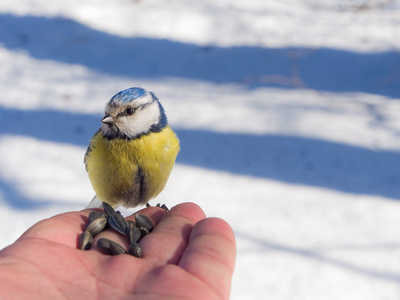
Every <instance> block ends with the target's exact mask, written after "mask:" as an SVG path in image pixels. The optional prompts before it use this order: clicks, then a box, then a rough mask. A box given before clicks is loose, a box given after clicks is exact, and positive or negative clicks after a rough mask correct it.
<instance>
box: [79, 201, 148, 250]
mask: <svg viewBox="0 0 400 300" xmlns="http://www.w3.org/2000/svg"><path fill="white" fill-rule="evenodd" d="M103 208H104V211H94V210H93V211H91V212H90V214H89V222H88V224H87V225H86V229H85V231H84V232H82V233H81V235H80V236H79V240H78V248H79V249H81V250H89V249H90V247H91V246H92V243H93V238H94V237H95V236H96V235H98V234H99V233H100V232H102V231H103V230H104V229H106V228H108V226H109V227H111V228H112V229H113V230H115V231H116V232H119V233H121V234H123V235H127V236H128V238H129V244H130V246H129V249H128V252H126V251H125V249H124V248H123V247H122V246H121V245H119V244H118V243H116V242H113V241H111V240H109V239H106V238H100V239H99V240H98V241H97V247H98V248H99V249H100V250H101V251H102V252H103V253H105V254H109V255H118V254H126V253H129V254H131V255H133V256H136V257H142V247H141V246H140V245H139V241H140V239H141V238H143V237H144V236H145V235H147V234H149V233H150V232H151V231H152V230H153V228H154V225H153V222H152V221H151V219H150V218H149V217H147V216H145V215H142V214H136V215H135V221H131V220H125V218H124V217H123V216H122V215H121V213H120V212H119V211H115V210H114V208H112V207H111V205H109V204H107V203H105V202H103Z"/></svg>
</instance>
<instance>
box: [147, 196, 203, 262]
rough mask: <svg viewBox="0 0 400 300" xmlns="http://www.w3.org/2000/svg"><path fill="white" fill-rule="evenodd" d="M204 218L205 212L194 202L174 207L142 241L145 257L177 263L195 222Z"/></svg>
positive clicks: (156, 260)
mask: <svg viewBox="0 0 400 300" xmlns="http://www.w3.org/2000/svg"><path fill="white" fill-rule="evenodd" d="M203 218H205V215H204V212H203V211H202V209H201V208H200V207H199V206H197V205H196V204H194V203H182V204H179V205H177V206H175V207H173V208H172V209H171V210H170V211H169V212H168V213H166V214H165V215H164V217H163V218H161V220H160V222H159V223H158V225H157V226H156V227H155V228H154V230H153V232H152V233H151V234H149V235H147V236H145V237H144V238H143V239H142V240H141V241H140V244H141V246H142V248H143V258H145V259H149V260H152V261H155V262H157V263H160V264H166V263H168V264H177V263H178V262H179V260H180V258H181V256H182V253H183V251H184V250H185V249H186V247H187V243H188V239H189V235H190V232H191V231H192V228H193V226H194V224H195V223H197V222H198V221H199V220H201V219H203Z"/></svg>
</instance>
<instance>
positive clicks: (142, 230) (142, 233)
mask: <svg viewBox="0 0 400 300" xmlns="http://www.w3.org/2000/svg"><path fill="white" fill-rule="evenodd" d="M139 230H140V238H143V237H144V236H146V235H148V234H149V233H150V231H149V229H147V228H146V227H139Z"/></svg>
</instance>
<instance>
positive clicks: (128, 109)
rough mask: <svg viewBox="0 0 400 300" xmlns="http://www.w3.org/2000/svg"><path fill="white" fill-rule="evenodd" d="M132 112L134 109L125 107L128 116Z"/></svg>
mask: <svg viewBox="0 0 400 300" xmlns="http://www.w3.org/2000/svg"><path fill="white" fill-rule="evenodd" d="M134 112H135V111H134V109H133V108H131V107H128V108H127V109H125V113H126V114H127V115H128V116H131V115H133V113H134Z"/></svg>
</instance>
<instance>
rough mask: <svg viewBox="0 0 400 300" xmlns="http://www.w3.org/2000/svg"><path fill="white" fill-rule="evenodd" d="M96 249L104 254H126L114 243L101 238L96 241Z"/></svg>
mask: <svg viewBox="0 0 400 300" xmlns="http://www.w3.org/2000/svg"><path fill="white" fill-rule="evenodd" d="M97 247H98V248H99V249H100V250H101V251H102V252H103V253H105V254H109V255H118V254H124V253H126V251H125V249H124V248H123V247H122V246H121V245H119V244H117V243H116V242H114V241H112V240H109V239H106V238H101V239H99V240H98V241H97Z"/></svg>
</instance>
